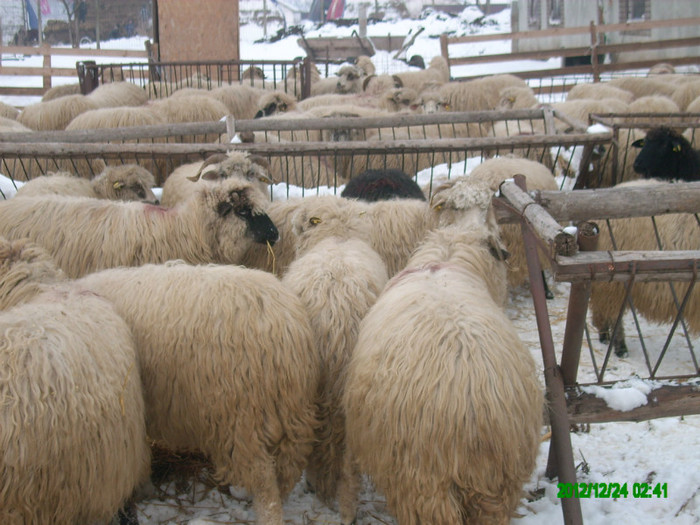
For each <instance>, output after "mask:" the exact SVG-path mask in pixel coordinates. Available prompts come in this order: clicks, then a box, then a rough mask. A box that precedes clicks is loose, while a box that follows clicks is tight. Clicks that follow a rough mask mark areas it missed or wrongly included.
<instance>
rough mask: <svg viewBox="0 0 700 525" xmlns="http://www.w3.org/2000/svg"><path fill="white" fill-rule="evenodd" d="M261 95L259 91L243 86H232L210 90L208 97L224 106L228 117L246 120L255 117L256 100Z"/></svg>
mask: <svg viewBox="0 0 700 525" xmlns="http://www.w3.org/2000/svg"><path fill="white" fill-rule="evenodd" d="M263 93H264V91H263V90H261V89H257V88H254V87H250V86H246V85H244V84H233V85H230V86H221V87H218V88H216V89H212V90H211V91H210V92H209V96H210V97H212V98H215V99H216V100H218V101H219V102H221V103H222V104H224V105H225V106H226V108H227V109H228V114H229V115H233V116H234V117H235V118H237V119H241V120H248V119H252V118H253V117H254V116H255V112H256V108H257V105H258V100H259V99H260V97H261V96H262V94H263Z"/></svg>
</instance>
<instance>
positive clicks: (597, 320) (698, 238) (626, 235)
mask: <svg viewBox="0 0 700 525" xmlns="http://www.w3.org/2000/svg"><path fill="white" fill-rule="evenodd" d="M658 184H662V182H661V181H659V180H656V179H649V180H635V181H630V182H624V183H622V184H618V185H617V186H615V187H616V188H625V187H627V188H638V187H650V188H653V187H654V186H655V185H658ZM655 223H656V226H654V224H652V222H651V220H650V219H649V218H648V217H636V218H628V219H611V220H610V227H611V228H612V234H613V236H614V238H615V244H613V242H612V239H611V238H610V235H609V230H608V229H607V228H604V229H603V232H601V235H600V237H599V240H598V249H599V250H602V251H607V250H659V244H658V242H659V241H658V239H657V237H656V232H657V231H658V233H659V236H660V240H661V244H662V246H663V249H664V250H697V249H698V246H700V227H699V226H698V222H697V220H696V218H695V216H694V215H692V214H664V215H658V216H656V217H655ZM625 284H626V283H620V282H609V283H608V282H598V281H596V282H594V283H593V288H592V290H591V302H590V308H591V314H592V321H593V325H594V326H595V327H596V328H597V329H598V331H599V333H600V338H601V341H603V342H609V341H610V337H611V331H612V329H613V327H614V324H615V320H616V319H617V316H618V313H619V312H620V309H621V308H622V306H623V302H624V299H625ZM674 286H675V291H676V295H677V297H680V298H682V297H684V296H685V293H686V291H687V289H688V284H687V283H674ZM630 297H631V298H632V301H633V304H634V307H635V308H636V310H637V312H638V313H640V314H641V315H642V316H643V317H645V318H646V319H648V320H650V321H653V322H657V323H672V322H673V321H674V320H675V318H676V315H677V313H678V309H677V308H676V303H675V301H674V298H673V295H672V293H671V290H670V287H669V284H668V283H667V282H637V283H634V286H633V288H632V291H631V293H630ZM684 316H685V320H686V322H687V325H688V329H689V330H690V331H691V332H692V333H694V334H700V290H699V289H698V287H697V286H696V287H695V288H694V289H693V292H692V293H691V296H690V299H689V300H688V303H687V304H686V307H685V310H684ZM624 337H625V335H624V329H623V327H622V325H620V326H619V327H618V330H617V332H616V333H615V337H614V338H613V348H614V350H615V354H616V355H618V356H625V355H626V354H627V352H628V351H627V345H626V343H625V340H624Z"/></svg>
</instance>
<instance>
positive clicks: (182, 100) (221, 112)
mask: <svg viewBox="0 0 700 525" xmlns="http://www.w3.org/2000/svg"><path fill="white" fill-rule="evenodd" d="M148 108H149V109H150V111H152V112H153V113H154V114H155V115H157V116H159V117H160V118H162V119H163V120H164V121H165V122H166V123H169V124H180V123H185V122H212V121H217V120H220V119H221V118H223V117H225V116H226V115H227V114H228V108H227V107H226V106H225V105H224V104H223V103H222V102H219V101H218V100H216V99H215V98H212V97H210V96H208V95H207V96H205V95H190V96H182V97H175V98H171V97H168V98H164V99H161V100H157V101H155V102H153V103H152V104H150V105H149V106H148ZM218 138H219V136H218V135H203V136H195V137H182V138H181V141H182V142H214V141H216V140H218Z"/></svg>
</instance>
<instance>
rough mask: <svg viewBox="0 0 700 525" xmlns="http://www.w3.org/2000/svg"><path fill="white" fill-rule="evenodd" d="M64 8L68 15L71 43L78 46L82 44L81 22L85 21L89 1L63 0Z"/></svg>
mask: <svg viewBox="0 0 700 525" xmlns="http://www.w3.org/2000/svg"><path fill="white" fill-rule="evenodd" d="M61 3H62V4H63V9H65V11H66V15H67V16H68V34H69V35H70V44H71V46H73V47H78V46H79V44H80V28H79V24H80V22H84V21H85V17H86V15H87V3H86V2H85V1H84V0H80V1H76V0H61Z"/></svg>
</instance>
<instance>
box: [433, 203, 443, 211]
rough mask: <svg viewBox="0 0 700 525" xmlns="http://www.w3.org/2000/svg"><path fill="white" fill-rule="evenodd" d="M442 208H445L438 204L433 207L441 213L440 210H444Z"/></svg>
mask: <svg viewBox="0 0 700 525" xmlns="http://www.w3.org/2000/svg"><path fill="white" fill-rule="evenodd" d="M442 208H443V205H442V204H436V205H435V206H433V209H434V210H435V211H440V210H442Z"/></svg>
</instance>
